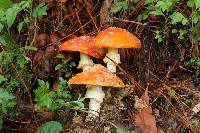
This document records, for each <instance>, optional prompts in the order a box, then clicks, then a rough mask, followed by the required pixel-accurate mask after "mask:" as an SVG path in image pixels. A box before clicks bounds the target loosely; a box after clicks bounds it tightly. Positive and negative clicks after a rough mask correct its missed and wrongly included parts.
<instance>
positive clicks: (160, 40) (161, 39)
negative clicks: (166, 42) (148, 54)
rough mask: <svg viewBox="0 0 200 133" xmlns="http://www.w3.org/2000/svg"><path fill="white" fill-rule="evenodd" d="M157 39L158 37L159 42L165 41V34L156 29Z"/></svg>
mask: <svg viewBox="0 0 200 133" xmlns="http://www.w3.org/2000/svg"><path fill="white" fill-rule="evenodd" d="M155 39H157V41H158V43H161V42H162V41H163V36H162V35H161V34H160V31H158V30H157V31H156V36H155Z"/></svg>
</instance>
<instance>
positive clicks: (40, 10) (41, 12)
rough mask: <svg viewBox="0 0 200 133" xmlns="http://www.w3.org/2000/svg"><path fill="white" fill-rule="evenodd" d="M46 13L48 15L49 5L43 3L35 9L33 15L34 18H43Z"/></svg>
mask: <svg viewBox="0 0 200 133" xmlns="http://www.w3.org/2000/svg"><path fill="white" fill-rule="evenodd" d="M44 15H47V7H46V6H45V4H44V3H41V4H39V5H38V6H37V7H36V8H35V9H34V10H33V13H32V16H33V18H41V17H42V16H44Z"/></svg>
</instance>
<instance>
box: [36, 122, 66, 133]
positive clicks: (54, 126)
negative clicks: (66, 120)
mask: <svg viewBox="0 0 200 133" xmlns="http://www.w3.org/2000/svg"><path fill="white" fill-rule="evenodd" d="M62 129H63V127H62V125H61V124H60V123H59V122H57V121H49V122H46V123H44V124H42V125H41V126H40V127H39V128H38V129H37V131H36V133H59V132H61V131H62Z"/></svg>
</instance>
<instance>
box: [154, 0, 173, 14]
mask: <svg viewBox="0 0 200 133" xmlns="http://www.w3.org/2000/svg"><path fill="white" fill-rule="evenodd" d="M171 6H172V2H170V1H168V2H164V1H158V2H157V3H156V5H155V7H159V8H160V9H161V10H162V11H163V12H164V11H166V10H168V9H169V8H170V7H171Z"/></svg>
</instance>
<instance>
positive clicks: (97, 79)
mask: <svg viewBox="0 0 200 133" xmlns="http://www.w3.org/2000/svg"><path fill="white" fill-rule="evenodd" d="M68 83H69V84H85V85H91V87H90V88H88V89H87V92H86V96H85V97H86V98H90V103H89V112H90V114H91V116H92V117H94V118H95V116H98V114H99V112H100V104H101V103H102V102H103V99H104V97H105V94H104V92H103V90H102V86H110V87H119V88H122V87H125V85H124V83H123V82H122V80H121V79H120V78H119V77H117V75H115V74H113V73H112V72H111V71H110V70H108V69H107V68H106V67H104V66H102V65H100V64H97V65H94V66H92V67H90V68H89V69H88V70H86V71H84V72H82V73H79V74H77V75H75V76H74V77H72V78H71V79H69V80H68Z"/></svg>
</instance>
